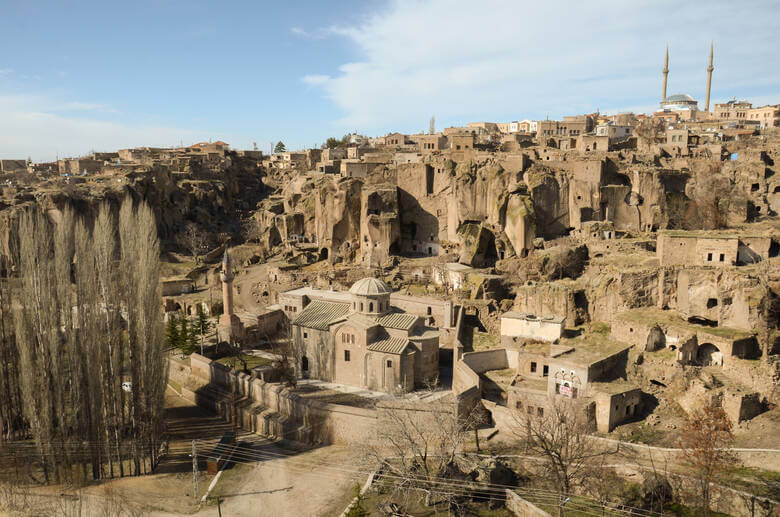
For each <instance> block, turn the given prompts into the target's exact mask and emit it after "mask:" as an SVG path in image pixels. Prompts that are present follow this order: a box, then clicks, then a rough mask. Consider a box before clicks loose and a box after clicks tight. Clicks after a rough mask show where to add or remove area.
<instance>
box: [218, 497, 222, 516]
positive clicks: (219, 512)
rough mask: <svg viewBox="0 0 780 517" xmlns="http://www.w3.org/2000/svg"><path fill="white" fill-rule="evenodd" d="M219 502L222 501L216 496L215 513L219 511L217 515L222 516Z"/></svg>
mask: <svg viewBox="0 0 780 517" xmlns="http://www.w3.org/2000/svg"><path fill="white" fill-rule="evenodd" d="M220 503H222V501H221V500H220V499H219V497H217V513H219V517H222V506H221V504H220Z"/></svg>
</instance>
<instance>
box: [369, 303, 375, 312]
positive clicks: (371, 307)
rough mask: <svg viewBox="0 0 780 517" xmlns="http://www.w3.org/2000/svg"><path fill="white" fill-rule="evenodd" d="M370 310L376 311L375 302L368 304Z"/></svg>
mask: <svg viewBox="0 0 780 517" xmlns="http://www.w3.org/2000/svg"><path fill="white" fill-rule="evenodd" d="M368 312H374V302H369V304H368Z"/></svg>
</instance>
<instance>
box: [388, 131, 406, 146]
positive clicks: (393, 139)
mask: <svg viewBox="0 0 780 517" xmlns="http://www.w3.org/2000/svg"><path fill="white" fill-rule="evenodd" d="M385 145H386V146H389V147H400V146H403V145H406V135H404V134H403V133H390V134H389V135H387V136H386V137H385Z"/></svg>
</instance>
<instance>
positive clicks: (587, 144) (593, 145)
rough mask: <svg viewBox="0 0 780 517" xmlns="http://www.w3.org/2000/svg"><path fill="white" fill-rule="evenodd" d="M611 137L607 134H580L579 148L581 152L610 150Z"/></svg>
mask: <svg viewBox="0 0 780 517" xmlns="http://www.w3.org/2000/svg"><path fill="white" fill-rule="evenodd" d="M609 144H610V139H609V137H608V136H607V135H580V136H579V137H577V150H578V151H579V152H581V153H589V152H591V151H602V152H607V151H609Z"/></svg>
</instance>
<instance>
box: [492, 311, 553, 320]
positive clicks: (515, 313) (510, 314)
mask: <svg viewBox="0 0 780 517" xmlns="http://www.w3.org/2000/svg"><path fill="white" fill-rule="evenodd" d="M501 317H502V318H511V319H516V320H527V321H543V322H545V323H563V321H564V320H565V319H566V318H562V317H559V316H542V317H539V316H536V315H535V314H526V313H524V312H518V311H509V312H505V313H504V314H502V315H501Z"/></svg>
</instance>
